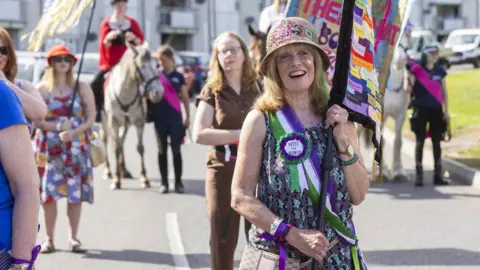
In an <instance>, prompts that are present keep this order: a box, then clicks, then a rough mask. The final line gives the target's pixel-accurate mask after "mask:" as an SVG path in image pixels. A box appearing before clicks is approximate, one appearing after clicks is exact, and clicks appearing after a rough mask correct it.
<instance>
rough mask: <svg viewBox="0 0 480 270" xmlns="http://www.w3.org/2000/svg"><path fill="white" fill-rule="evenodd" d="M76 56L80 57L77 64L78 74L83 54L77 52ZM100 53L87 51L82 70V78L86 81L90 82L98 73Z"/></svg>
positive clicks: (75, 70) (75, 71) (75, 69)
mask: <svg viewBox="0 0 480 270" xmlns="http://www.w3.org/2000/svg"><path fill="white" fill-rule="evenodd" d="M75 57H77V59H78V63H77V64H76V65H75V68H74V70H73V71H74V74H75V75H77V73H78V69H79V68H80V58H81V57H82V54H81V53H79V54H76V55H75ZM99 59H100V55H99V54H98V53H89V52H86V53H84V55H83V62H82V70H81V72H80V80H81V81H83V82H86V83H90V82H91V81H92V80H93V79H94V78H95V75H97V73H98V61H99Z"/></svg>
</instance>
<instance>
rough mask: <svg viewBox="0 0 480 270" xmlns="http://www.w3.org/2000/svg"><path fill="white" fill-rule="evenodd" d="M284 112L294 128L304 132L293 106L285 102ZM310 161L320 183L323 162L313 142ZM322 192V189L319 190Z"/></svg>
mask: <svg viewBox="0 0 480 270" xmlns="http://www.w3.org/2000/svg"><path fill="white" fill-rule="evenodd" d="M281 110H282V112H283V114H284V115H285V117H286V118H287V120H288V123H289V124H290V125H291V127H292V129H293V130H294V131H296V132H300V133H304V132H305V128H304V127H303V125H302V122H301V121H300V119H298V117H297V116H296V115H295V113H294V112H293V110H292V107H290V105H288V104H285V105H284V106H283V107H282V109H281ZM309 158H310V161H311V162H312V164H313V167H314V168H313V169H314V170H315V174H317V177H318V179H319V180H320V183H321V181H322V178H321V174H320V168H321V162H320V157H319V156H318V152H317V149H315V147H314V146H313V143H312V151H311V152H310V157H309ZM319 192H320V191H319Z"/></svg>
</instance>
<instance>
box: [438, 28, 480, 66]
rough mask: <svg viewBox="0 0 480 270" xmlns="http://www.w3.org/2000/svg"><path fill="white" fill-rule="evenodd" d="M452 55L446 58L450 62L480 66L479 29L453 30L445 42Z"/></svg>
mask: <svg viewBox="0 0 480 270" xmlns="http://www.w3.org/2000/svg"><path fill="white" fill-rule="evenodd" d="M445 47H446V48H451V49H452V51H453V55H452V56H450V57H449V58H448V60H449V62H450V63H451V64H457V65H458V64H472V65H473V66H474V67H475V68H478V67H480V29H478V28H476V29H459V30H454V31H452V32H451V33H450V35H449V36H448V39H447V41H446V42H445Z"/></svg>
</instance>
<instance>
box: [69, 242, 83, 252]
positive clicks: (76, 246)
mask: <svg viewBox="0 0 480 270" xmlns="http://www.w3.org/2000/svg"><path fill="white" fill-rule="evenodd" d="M69 242H70V243H69V244H68V251H70V252H73V253H85V252H86V250H85V249H82V242H80V241H78V240H76V239H73V240H70V241H69Z"/></svg>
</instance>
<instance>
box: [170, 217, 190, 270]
mask: <svg viewBox="0 0 480 270" xmlns="http://www.w3.org/2000/svg"><path fill="white" fill-rule="evenodd" d="M165 224H166V227H167V237H168V245H169V246H170V252H171V254H172V256H173V262H174V264H175V269H178V270H190V265H189V264H188V260H187V256H185V249H184V248H183V243H182V237H181V236H180V229H179V227H178V219H177V213H167V214H166V217H165Z"/></svg>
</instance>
